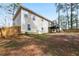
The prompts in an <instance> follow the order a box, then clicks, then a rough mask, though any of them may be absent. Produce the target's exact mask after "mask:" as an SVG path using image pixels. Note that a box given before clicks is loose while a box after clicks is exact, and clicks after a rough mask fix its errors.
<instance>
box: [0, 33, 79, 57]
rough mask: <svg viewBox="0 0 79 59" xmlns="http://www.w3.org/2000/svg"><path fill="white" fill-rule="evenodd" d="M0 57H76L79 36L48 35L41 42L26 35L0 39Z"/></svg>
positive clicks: (78, 48)
mask: <svg viewBox="0 0 79 59" xmlns="http://www.w3.org/2000/svg"><path fill="white" fill-rule="evenodd" d="M0 55H13V56H14V55H15V56H21V55H22V56H36V55H38V56H39V55H40V56H44V55H46V56H51V55H54V56H56V55H58V56H67V55H68V56H72V55H73V56H74V55H79V36H78V34H76V35H48V37H47V39H45V40H40V39H36V38H33V37H29V36H26V35H19V36H17V37H11V38H9V39H3V40H2V39H0Z"/></svg>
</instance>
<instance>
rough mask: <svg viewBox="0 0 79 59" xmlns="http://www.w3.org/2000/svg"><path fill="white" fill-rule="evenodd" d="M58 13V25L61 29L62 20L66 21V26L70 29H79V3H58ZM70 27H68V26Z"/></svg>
mask: <svg viewBox="0 0 79 59" xmlns="http://www.w3.org/2000/svg"><path fill="white" fill-rule="evenodd" d="M55 6H56V12H57V13H58V25H59V27H61V26H62V25H63V24H62V25H61V24H60V23H62V21H61V19H62V18H63V21H65V23H66V24H65V26H66V27H68V29H78V28H79V24H78V22H79V20H78V16H79V14H78V13H79V3H56V4H55ZM67 25H68V26H67Z"/></svg>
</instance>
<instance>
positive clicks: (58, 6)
mask: <svg viewBox="0 0 79 59" xmlns="http://www.w3.org/2000/svg"><path fill="white" fill-rule="evenodd" d="M55 5H56V7H57V8H56V12H57V13H58V26H59V28H60V11H61V10H62V9H63V4H61V3H56V4H55Z"/></svg>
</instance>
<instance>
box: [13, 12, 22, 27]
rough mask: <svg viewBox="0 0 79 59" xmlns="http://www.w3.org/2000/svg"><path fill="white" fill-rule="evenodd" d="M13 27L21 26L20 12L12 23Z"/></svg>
mask: <svg viewBox="0 0 79 59" xmlns="http://www.w3.org/2000/svg"><path fill="white" fill-rule="evenodd" d="M13 25H14V26H21V12H20V13H19V14H18V15H17V17H16V18H15V20H14V21H13Z"/></svg>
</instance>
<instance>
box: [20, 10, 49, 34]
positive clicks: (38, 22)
mask: <svg viewBox="0 0 79 59" xmlns="http://www.w3.org/2000/svg"><path fill="white" fill-rule="evenodd" d="M25 14H26V15H27V16H26V17H25ZM33 17H35V20H33ZM28 24H30V27H31V30H28V29H27V25H28ZM21 32H22V33H25V32H29V33H39V34H41V33H48V21H46V20H44V19H42V18H41V17H38V16H36V15H34V14H32V13H29V12H27V11H25V10H23V9H22V10H21Z"/></svg>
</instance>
